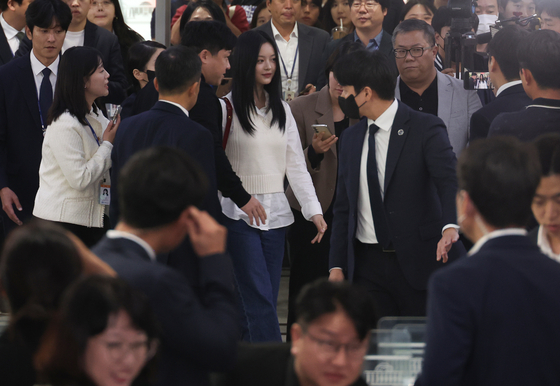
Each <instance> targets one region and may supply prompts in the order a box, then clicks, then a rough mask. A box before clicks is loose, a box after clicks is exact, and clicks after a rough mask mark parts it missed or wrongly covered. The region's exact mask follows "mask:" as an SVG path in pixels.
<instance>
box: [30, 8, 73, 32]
mask: <svg viewBox="0 0 560 386" xmlns="http://www.w3.org/2000/svg"><path fill="white" fill-rule="evenodd" d="M53 20H56V22H57V23H58V24H59V25H60V28H62V29H63V30H64V31H68V27H69V26H70V22H71V21H72V11H70V7H68V5H67V4H66V3H65V2H63V1H61V0H35V1H33V2H32V3H31V4H29V7H27V11H26V12H25V24H27V28H29V30H30V31H31V33H33V28H34V27H36V26H37V27H39V28H50V26H51V25H52V23H53Z"/></svg>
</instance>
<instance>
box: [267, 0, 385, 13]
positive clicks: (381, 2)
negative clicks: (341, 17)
mask: <svg viewBox="0 0 560 386" xmlns="http://www.w3.org/2000/svg"><path fill="white" fill-rule="evenodd" d="M268 1H270V0H268ZM375 1H377V3H378V4H379V5H380V6H381V9H382V10H385V9H388V8H389V6H390V5H391V0H375ZM353 3H354V0H348V4H350V7H351V6H352V4H353ZM329 11H330V9H329Z"/></svg>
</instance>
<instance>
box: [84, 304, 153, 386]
mask: <svg viewBox="0 0 560 386" xmlns="http://www.w3.org/2000/svg"><path fill="white" fill-rule="evenodd" d="M148 357H149V342H148V337H147V336H146V334H145V333H144V332H143V331H140V330H137V329H136V328H135V327H134V326H133V325H132V322H131V320H130V317H129V316H128V314H127V313H126V312H125V311H122V310H121V311H119V312H118V313H117V314H113V315H111V316H109V323H108V324H107V328H106V329H105V331H103V332H102V333H101V334H98V335H95V336H94V337H91V338H89V339H88V342H87V346H86V351H85V353H84V370H85V372H86V374H87V375H88V376H89V378H90V379H91V380H92V381H93V383H95V384H96V385H97V386H128V385H130V384H131V383H132V381H133V380H134V379H135V378H136V377H137V376H138V374H139V373H140V371H141V370H142V367H144V364H145V363H146V361H147V360H148Z"/></svg>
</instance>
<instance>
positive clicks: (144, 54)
mask: <svg viewBox="0 0 560 386" xmlns="http://www.w3.org/2000/svg"><path fill="white" fill-rule="evenodd" d="M160 48H162V49H164V50H165V49H166V48H167V47H166V46H165V45H163V44H161V43H159V42H156V41H153V40H147V41H144V42H137V43H134V44H133V45H132V46H131V47H130V48H129V49H128V67H127V68H128V74H127V76H128V80H129V81H130V83H131V84H132V86H133V87H134V89H135V90H136V92H138V91H140V82H138V79H136V78H135V77H134V76H133V75H132V72H133V71H134V70H135V69H137V70H139V71H143V72H146V65H147V64H148V62H149V61H150V59H151V58H152V56H153V55H154V54H155V52H156V51H157V50H158V49H160Z"/></svg>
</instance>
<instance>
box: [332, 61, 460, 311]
mask: <svg viewBox="0 0 560 386" xmlns="http://www.w3.org/2000/svg"><path fill="white" fill-rule="evenodd" d="M390 66H391V65H390V62H389V61H388V59H387V58H386V57H385V55H384V54H382V53H381V52H379V51H375V52H368V51H366V50H363V51H356V52H353V53H350V54H348V55H346V56H344V57H342V58H341V59H339V61H338V62H337V63H336V65H335V67H334V75H335V78H336V79H337V80H338V82H339V83H340V84H341V85H342V86H343V87H342V88H343V93H342V97H340V98H339V104H340V106H341V108H342V111H344V112H345V114H346V115H347V116H348V117H350V118H359V117H360V116H363V117H364V118H362V120H361V121H360V122H359V123H358V124H356V125H354V126H352V127H350V128H348V129H346V131H344V133H343V134H342V136H341V137H340V139H339V171H338V185H337V191H336V201H335V204H334V210H333V212H334V219H333V225H332V237H331V250H330V258H329V265H330V276H329V279H330V280H335V281H340V280H343V279H344V278H347V279H348V280H350V281H353V282H354V283H356V284H360V285H363V286H365V287H366V288H367V289H368V291H369V292H370V293H371V294H372V295H373V298H374V301H375V302H376V307H377V311H378V316H379V317H384V316H422V315H425V312H426V311H425V304H426V285H427V282H428V277H429V276H430V274H431V273H432V272H434V271H435V270H436V269H438V268H440V267H442V266H443V263H445V262H447V261H448V259H449V260H452V259H455V258H457V257H458V256H459V254H460V253H462V252H464V248H463V246H462V244H461V242H458V243H456V244H455V245H454V246H453V248H452V244H453V243H455V242H457V240H458V239H459V234H458V232H457V229H456V228H458V227H457V226H456V225H454V224H455V223H456V217H455V216H456V213H455V193H456V192H457V178H456V174H455V163H456V158H455V154H454V153H453V149H452V147H451V145H450V143H449V138H448V136H447V132H446V129H445V125H444V124H443V122H442V120H441V119H440V118H438V117H435V116H433V115H431V114H425V113H420V112H416V111H414V110H412V109H410V108H409V107H408V106H406V105H405V104H403V103H402V102H399V101H397V100H395V78H394V77H393V73H392V69H391V67H390ZM343 97H344V98H346V99H344V98H343ZM368 127H369V130H368ZM448 253H449V254H448Z"/></svg>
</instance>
